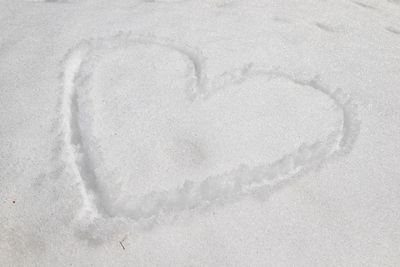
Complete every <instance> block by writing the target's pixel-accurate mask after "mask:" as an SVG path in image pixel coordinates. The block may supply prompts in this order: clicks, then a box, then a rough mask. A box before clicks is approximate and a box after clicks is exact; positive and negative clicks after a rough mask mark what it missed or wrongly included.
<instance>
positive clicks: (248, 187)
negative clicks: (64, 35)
mask: <svg viewBox="0 0 400 267" xmlns="http://www.w3.org/2000/svg"><path fill="white" fill-rule="evenodd" d="M138 45H145V46H155V47H160V48H162V49H167V50H171V51H174V52H176V53H178V54H180V55H181V56H182V57H183V58H185V59H186V60H187V62H188V63H189V65H191V72H192V73H191V74H190V75H189V76H190V77H189V82H188V83H187V84H186V89H185V90H186V95H187V97H188V99H191V100H192V101H194V100H196V99H201V101H208V99H211V98H212V97H213V96H214V95H215V94H217V92H219V91H221V90H225V89H226V88H229V87H232V86H240V85H241V84H242V83H244V82H245V81H246V80H249V79H251V78H252V77H264V78H267V79H271V80H273V79H281V80H284V81H288V82H290V83H293V84H295V85H297V86H301V87H307V88H308V89H310V90H315V92H318V93H319V94H322V95H324V96H326V97H327V98H329V99H330V100H331V101H332V102H333V103H334V104H335V105H336V106H337V109H338V112H340V113H341V116H342V120H341V125H340V127H338V128H337V129H335V130H334V131H332V132H331V133H330V134H329V135H328V136H327V137H326V138H324V139H323V140H317V141H315V142H314V143H311V144H303V145H301V146H300V147H299V148H298V149H297V150H295V151H292V152H291V153H289V154H287V155H285V156H283V157H281V158H279V159H277V160H275V161H274V162H264V163H261V164H259V165H257V166H248V165H247V164H241V165H239V166H237V167H236V168H234V169H232V170H230V171H227V172H224V173H221V174H218V175H211V176H207V177H204V179H202V180H200V181H192V180H189V179H187V180H185V181H184V182H183V183H182V184H181V186H179V187H177V188H174V189H170V190H164V191H154V192H150V193H147V194H146V195H145V196H144V197H143V198H141V200H140V201H139V202H138V203H137V204H135V206H133V207H129V208H128V209H121V210H119V211H118V212H116V211H115V204H113V203H110V201H109V197H108V196H107V190H105V189H104V187H103V186H102V185H101V184H100V183H99V177H98V175H99V174H98V173H97V169H98V165H99V164H101V162H100V163H99V161H100V160H99V159H98V155H96V147H95V146H96V144H95V143H93V142H92V141H91V140H92V139H93V136H91V127H92V126H91V122H90V118H87V117H86V116H87V114H91V113H90V112H91V111H87V109H90V105H91V103H90V101H86V100H84V99H80V97H81V95H80V90H90V86H89V85H90V83H91V78H92V75H93V73H92V71H93V68H94V66H95V65H96V64H97V61H98V60H99V59H101V58H102V57H104V56H105V55H108V54H110V53H114V52H115V51H127V50H129V49H134V48H135V46H138ZM62 88H63V99H62V131H63V151H62V154H63V155H62V157H63V159H64V160H65V161H66V163H67V165H68V167H69V169H70V171H71V172H72V173H73V175H74V177H76V178H77V181H78V183H79V185H80V190H81V195H82V198H83V209H82V213H81V215H80V217H81V218H85V220H86V221H89V223H90V221H93V220H95V219H98V218H102V219H104V218H109V219H112V218H124V219H127V220H129V221H130V222H131V223H137V224H141V223H146V222H148V221H150V220H151V221H154V220H158V219H159V218H160V217H163V216H168V215H174V214H177V213H180V212H183V211H190V210H194V209H198V208H201V207H206V206H209V205H213V204H216V203H224V202H227V201H236V200H239V199H240V198H241V197H243V196H246V195H250V194H255V193H260V192H261V193H265V194H269V193H272V192H274V191H276V190H278V189H279V188H280V187H281V186H282V185H285V184H287V183H288V182H291V181H293V180H294V179H296V178H297V177H299V176H301V175H302V174H304V173H305V172H308V171H310V170H313V169H315V168H318V167H319V166H320V165H321V164H322V163H324V162H326V161H328V160H330V159H332V158H335V157H338V156H343V155H345V154H346V153H348V152H349V151H350V150H351V148H352V146H353V144H354V142H355V140H356V137H357V135H358V132H359V127H360V123H359V120H358V119H357V113H356V107H355V105H354V104H353V102H352V101H351V98H350V97H349V96H348V95H346V94H345V93H344V92H343V91H342V90H340V89H336V90H331V89H330V88H327V87H326V86H324V85H322V84H321V83H320V82H318V81H317V80H316V79H310V80H306V79H298V78H296V77H292V76H291V75H290V74H287V73H284V72H280V71H275V70H266V69H265V68H262V67H257V66H253V65H247V66H244V67H243V68H240V69H236V70H232V71H229V72H226V73H224V74H223V75H221V76H220V77H217V78H215V79H213V80H212V81H209V80H208V78H207V75H206V67H205V59H204V58H203V56H202V55H201V53H200V52H199V51H197V50H196V49H192V48H190V47H186V46H184V45H179V44H176V43H175V42H173V41H169V40H163V39H159V38H155V37H146V36H136V37H135V36H130V34H119V35H117V36H114V37H112V38H109V39H95V40H87V41H83V42H81V43H80V44H78V45H77V46H76V47H74V48H72V49H71V50H70V52H69V53H68V54H67V56H66V58H65V60H64V61H63V75H62ZM184 146H185V147H186V148H187V149H189V150H190V149H192V150H196V149H197V148H196V147H195V145H193V144H191V143H188V142H186V143H184ZM196 160H199V161H200V160H201V157H200V156H199V157H197V158H196Z"/></svg>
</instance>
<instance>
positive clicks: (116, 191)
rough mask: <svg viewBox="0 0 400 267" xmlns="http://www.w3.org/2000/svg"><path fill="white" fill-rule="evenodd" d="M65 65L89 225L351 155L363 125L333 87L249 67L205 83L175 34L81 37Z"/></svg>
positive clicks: (68, 133) (66, 151)
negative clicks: (163, 36)
mask: <svg viewBox="0 0 400 267" xmlns="http://www.w3.org/2000/svg"><path fill="white" fill-rule="evenodd" d="M63 69H64V72H63V75H62V89H63V98H62V110H61V112H62V131H63V144H64V147H63V152H62V158H63V160H64V161H66V163H67V165H68V167H69V168H68V169H69V170H70V171H71V172H72V173H73V175H74V177H76V178H77V181H78V184H79V186H80V189H81V194H82V198H83V208H82V212H81V214H80V216H78V217H79V218H80V219H79V220H84V221H85V222H86V223H87V222H89V224H90V222H93V221H94V220H96V219H98V218H101V219H104V220H107V219H115V218H123V219H124V220H129V221H130V222H132V223H137V224H139V225H140V224H141V223H144V224H147V223H148V222H149V221H153V222H154V221H156V220H158V219H159V218H161V217H163V216H168V215H175V214H178V213H180V212H183V211H189V210H193V209H197V208H201V207H205V206H209V205H212V204H216V203H223V202H226V201H235V200H238V199H240V198H241V197H242V196H245V195H250V194H255V193H257V194H259V195H260V194H268V193H271V192H274V191H276V190H278V189H279V188H281V187H282V185H284V184H287V183H289V182H291V181H293V180H294V179H295V178H296V177H299V176H300V175H301V174H304V173H305V172H307V171H310V170H313V169H315V168H318V167H319V166H320V165H321V164H322V163H324V162H326V161H327V160H329V159H332V158H335V157H337V156H341V155H344V154H346V153H348V152H349V151H350V150H351V148H352V145H353V143H354V142H355V139H356V137H357V135H358V132H359V127H360V123H359V120H358V119H357V114H356V107H355V105H354V104H353V103H352V101H351V99H350V97H349V96H347V95H346V94H344V93H343V92H342V91H341V90H340V89H337V90H331V89H329V88H327V87H326V86H323V85H322V84H321V83H320V82H318V81H317V80H316V79H310V80H307V79H298V78H296V77H293V76H291V75H289V74H286V73H284V72H280V71H274V70H272V71H271V70H267V69H265V68H260V67H256V66H253V65H251V64H250V65H246V66H244V67H243V68H241V69H235V70H232V71H229V72H226V73H224V74H223V75H221V76H219V77H217V78H214V79H213V80H212V81H209V80H208V78H207V75H206V69H205V60H204V58H203V57H202V55H201V53H200V52H199V51H197V50H196V49H193V48H190V47H187V46H184V45H180V44H177V43H176V42H174V41H171V40H164V39H160V38H156V37H148V36H136V37H135V36H131V35H130V34H123V33H121V34H118V35H117V36H114V37H111V38H107V39H95V40H88V41H83V42H81V43H80V44H78V45H77V46H76V47H74V48H72V49H71V50H70V52H69V53H68V54H67V56H66V58H65V60H64V61H63Z"/></svg>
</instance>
